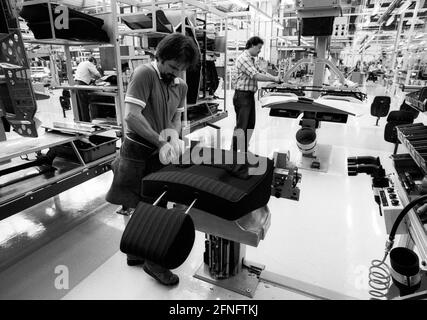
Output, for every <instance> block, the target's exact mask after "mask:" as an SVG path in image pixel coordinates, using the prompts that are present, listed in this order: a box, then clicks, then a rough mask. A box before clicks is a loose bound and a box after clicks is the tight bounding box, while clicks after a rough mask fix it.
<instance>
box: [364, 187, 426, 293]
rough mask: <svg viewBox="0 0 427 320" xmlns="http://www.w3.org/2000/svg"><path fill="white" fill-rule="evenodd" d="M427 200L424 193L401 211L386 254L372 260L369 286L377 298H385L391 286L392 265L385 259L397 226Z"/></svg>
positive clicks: (390, 236)
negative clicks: (413, 209)
mask: <svg viewBox="0 0 427 320" xmlns="http://www.w3.org/2000/svg"><path fill="white" fill-rule="evenodd" d="M424 200H427V195H423V196H421V197H419V198H417V199H415V200H413V201H411V202H410V203H408V204H407V205H406V206H405V208H403V210H402V211H401V212H400V213H399V216H398V217H397V218H396V220H395V221H394V224H393V227H392V228H391V231H390V235H389V237H388V240H387V242H386V244H385V254H384V258H383V259H382V260H372V262H371V267H370V268H369V286H370V287H371V288H372V289H371V290H369V294H370V295H371V296H373V297H375V298H383V297H385V296H386V293H387V291H388V288H389V286H390V280H391V275H390V267H389V266H388V265H387V264H386V263H385V260H386V258H387V256H388V254H389V252H390V250H391V248H392V247H393V244H394V237H395V236H396V231H397V228H398V227H399V225H400V223H401V222H402V220H403V218H404V217H405V216H406V214H407V213H408V212H409V210H411V209H412V208H413V207H415V206H416V205H417V204H419V203H421V202H423V201H424Z"/></svg>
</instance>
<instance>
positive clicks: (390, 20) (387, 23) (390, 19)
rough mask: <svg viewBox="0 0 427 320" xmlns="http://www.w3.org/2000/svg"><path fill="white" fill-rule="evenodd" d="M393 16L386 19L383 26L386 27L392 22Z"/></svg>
mask: <svg viewBox="0 0 427 320" xmlns="http://www.w3.org/2000/svg"><path fill="white" fill-rule="evenodd" d="M394 19H395V16H394V15H392V16H391V17H390V18H388V20H387V22H386V23H385V26H386V27H388V26H390V25H391V24H392V23H393V22H394Z"/></svg>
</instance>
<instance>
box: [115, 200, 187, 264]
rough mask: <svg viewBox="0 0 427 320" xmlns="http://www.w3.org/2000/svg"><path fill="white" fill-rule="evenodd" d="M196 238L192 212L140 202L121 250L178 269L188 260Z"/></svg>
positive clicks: (121, 243) (124, 233)
mask: <svg viewBox="0 0 427 320" xmlns="http://www.w3.org/2000/svg"><path fill="white" fill-rule="evenodd" d="M194 238H195V229H194V224H193V220H192V219H191V217H190V215H186V214H184V212H183V211H182V210H177V209H165V208H161V207H156V206H153V205H151V204H148V203H145V202H139V203H138V205H137V207H136V209H135V212H134V213H133V214H132V216H131V218H130V219H129V222H128V224H127V225H126V228H125V231H124V232H123V235H122V239H121V242H120V250H121V251H122V252H124V253H127V254H132V255H135V256H138V257H141V258H145V259H147V260H150V261H152V262H155V263H157V264H159V265H161V266H163V267H165V268H168V269H175V268H177V267H179V266H180V265H181V264H182V263H183V262H184V261H185V259H187V257H188V255H189V254H190V252H191V249H192V248H193V244H194Z"/></svg>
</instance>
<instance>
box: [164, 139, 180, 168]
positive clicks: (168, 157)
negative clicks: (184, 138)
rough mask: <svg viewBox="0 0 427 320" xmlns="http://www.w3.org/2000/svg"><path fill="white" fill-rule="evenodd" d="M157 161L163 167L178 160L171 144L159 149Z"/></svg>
mask: <svg viewBox="0 0 427 320" xmlns="http://www.w3.org/2000/svg"><path fill="white" fill-rule="evenodd" d="M159 159H160V162H161V163H162V164H164V165H168V164H171V163H172V162H174V161H176V160H177V159H178V154H177V153H176V152H175V148H174V147H173V145H172V144H171V143H169V142H166V143H164V144H163V145H162V146H161V147H160V150H159Z"/></svg>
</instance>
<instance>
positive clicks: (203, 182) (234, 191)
mask: <svg viewBox="0 0 427 320" xmlns="http://www.w3.org/2000/svg"><path fill="white" fill-rule="evenodd" d="M149 179H152V180H159V181H167V182H168V183H176V184H182V185H187V186H191V187H192V188H194V190H196V192H197V191H202V192H206V193H211V194H215V195H216V196H218V197H220V198H223V199H225V200H227V201H233V202H237V201H239V200H241V199H242V197H243V196H245V194H246V193H245V192H243V191H242V190H240V189H238V188H236V187H234V186H233V185H231V184H226V183H223V182H221V181H219V180H215V179H213V178H210V177H206V176H202V175H196V174H193V173H190V172H182V171H166V172H164V171H163V172H156V173H153V174H151V175H150V177H149Z"/></svg>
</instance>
